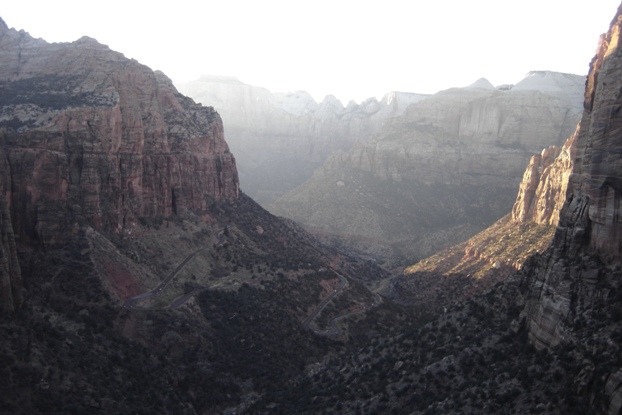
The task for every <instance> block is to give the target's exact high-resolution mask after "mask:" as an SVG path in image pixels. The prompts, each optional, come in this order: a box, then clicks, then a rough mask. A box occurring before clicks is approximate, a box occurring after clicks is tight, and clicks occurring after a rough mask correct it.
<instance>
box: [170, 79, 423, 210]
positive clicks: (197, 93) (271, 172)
mask: <svg viewBox="0 0 622 415" xmlns="http://www.w3.org/2000/svg"><path fill="white" fill-rule="evenodd" d="M177 86H178V88H179V90H180V91H181V92H182V93H184V94H186V95H188V96H190V97H192V98H194V99H195V100H196V101H197V102H202V103H204V104H206V105H211V106H214V108H216V110H217V111H218V113H219V114H220V115H221V117H222V119H223V122H224V125H225V130H226V133H227V142H228V143H229V145H230V147H231V151H232V152H233V153H234V154H235V156H236V160H237V166H238V171H239V174H240V182H241V187H242V189H243V190H244V192H245V193H247V194H248V195H249V196H251V197H252V198H253V199H255V200H256V201H257V202H259V203H262V204H268V203H270V202H273V201H274V200H276V199H277V198H278V197H280V196H282V195H283V194H285V193H286V192H287V191H289V190H291V189H293V188H295V187H296V186H298V185H300V184H302V183H304V182H305V181H306V180H307V179H308V178H309V177H311V175H312V173H313V171H314V170H315V169H316V168H318V167H319V166H321V165H322V163H324V161H325V160H326V158H327V157H329V156H330V155H331V154H333V153H334V152H336V151H345V150H348V149H350V147H352V145H353V143H355V142H357V141H365V140H367V139H369V138H370V137H371V135H372V134H374V133H375V132H377V131H378V130H379V129H380V128H381V127H382V125H383V124H384V123H385V122H386V121H387V120H388V119H390V118H392V117H395V116H397V115H399V114H401V113H403V112H404V110H405V109H406V108H407V107H408V106H409V105H410V104H413V103H416V102H419V101H421V100H423V99H425V98H426V97H427V95H423V94H415V93H405V92H391V93H388V94H386V95H385V96H384V97H383V98H382V99H381V100H380V101H379V100H378V99H376V98H369V99H367V100H365V101H363V102H361V103H360V104H356V103H355V102H352V101H351V102H350V103H348V104H347V105H346V106H344V105H343V104H342V103H341V102H340V101H339V100H338V99H337V98H335V97H334V96H332V95H329V96H327V97H325V98H324V99H323V100H322V101H321V102H320V103H317V102H316V101H315V100H314V99H313V98H312V97H311V95H309V94H308V93H307V92H305V91H297V92H292V93H272V92H270V91H269V90H267V89H265V88H261V87H256V86H252V85H248V84H245V83H242V82H241V81H239V80H238V79H237V78H233V77H223V76H204V77H202V78H200V79H198V80H196V81H192V82H187V83H182V84H178V85H177Z"/></svg>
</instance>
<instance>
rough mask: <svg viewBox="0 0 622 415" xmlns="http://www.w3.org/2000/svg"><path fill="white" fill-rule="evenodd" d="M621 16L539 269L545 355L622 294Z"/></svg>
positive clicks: (536, 322) (604, 43)
mask: <svg viewBox="0 0 622 415" xmlns="http://www.w3.org/2000/svg"><path fill="white" fill-rule="evenodd" d="M620 20H621V10H620V9H618V13H617V14H616V17H615V19H614V20H613V22H612V26H611V29H610V31H609V32H608V33H607V34H606V35H604V36H602V37H601V39H600V43H599V47H598V50H597V55H596V56H595V58H594V59H593V60H592V63H591V67H590V73H589V76H588V82H587V88H586V94H585V105H584V107H585V110H584V114H583V118H582V120H581V123H580V131H579V132H578V135H577V138H576V140H577V142H576V158H575V165H574V170H573V174H572V176H571V177H570V182H569V191H568V199H567V200H566V203H565V205H564V207H563V209H562V212H561V215H560V222H559V227H558V229H557V232H556V235H555V238H554V242H553V245H552V247H551V249H549V250H548V251H547V253H546V254H545V255H544V256H543V257H540V258H538V259H537V260H536V261H535V264H533V265H531V270H530V272H529V275H530V278H532V288H531V292H530V295H529V297H528V301H527V307H526V308H525V312H524V315H525V316H526V317H527V321H528V327H529V334H530V339H531V340H532V342H533V343H534V344H535V345H536V346H537V347H539V348H544V347H546V348H551V347H554V346H556V345H558V344H560V343H563V342H571V341H572V340H573V338H574V337H575V336H577V333H576V332H573V330H571V329H570V326H571V325H572V324H573V322H575V323H576V322H577V321H579V320H581V319H586V318H587V319H588V323H589V319H590V318H592V316H593V314H594V313H596V310H604V311H603V312H607V311H606V310H608V309H607V304H609V303H610V302H611V301H613V300H614V299H613V296H614V293H616V292H619V290H620V261H621V259H622V235H621V224H620V196H621V192H622V186H621V183H622V168H621V167H622V151H621V150H622V135H621V134H620V126H621V125H622V115H621V114H620V111H619V110H620V108H621V107H622V92H621V90H620V87H621V86H622V78H620V76H619V72H620V68H622V51H620V49H619V48H618V39H619V33H620V27H621V26H620V25H621V23H620Z"/></svg>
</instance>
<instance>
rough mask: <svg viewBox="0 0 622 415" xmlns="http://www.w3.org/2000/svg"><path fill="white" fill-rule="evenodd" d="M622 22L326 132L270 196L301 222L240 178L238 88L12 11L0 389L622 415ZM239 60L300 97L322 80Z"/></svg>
mask: <svg viewBox="0 0 622 415" xmlns="http://www.w3.org/2000/svg"><path fill="white" fill-rule="evenodd" d="M621 30H622V6H621V7H620V8H619V9H618V11H617V13H616V15H615V17H614V19H613V21H612V24H611V27H610V30H609V32H608V33H607V34H605V35H603V36H601V38H600V42H599V44H598V50H597V53H596V56H595V58H594V59H593V60H592V62H591V64H590V72H589V74H588V76H587V81H586V82H585V84H584V85H583V83H584V79H583V77H577V76H574V75H567V74H559V73H551V72H533V73H530V74H529V75H528V76H527V77H526V78H525V80H524V81H522V82H521V83H519V84H517V85H514V86H512V87H510V86H504V87H503V88H495V87H493V86H492V85H490V83H489V82H487V81H485V80H479V81H477V82H476V83H475V84H474V85H472V86H471V87H468V88H457V89H451V90H448V91H443V92H441V93H439V94H436V95H434V96H428V97H424V98H422V99H420V100H419V98H420V97H417V98H413V97H411V98H413V99H414V100H415V101H417V102H412V103H410V105H408V106H407V107H406V106H402V107H400V108H401V109H399V110H397V112H400V111H403V112H401V114H397V113H395V116H392V117H390V118H386V119H384V120H383V121H381V122H379V124H378V125H377V130H376V132H375V133H374V134H375V135H371V136H369V137H367V136H366V137H364V138H363V139H361V140H357V139H353V141H351V142H349V143H345V144H343V145H344V147H343V149H342V151H341V152H337V153H331V152H332V151H333V149H334V148H333V147H331V146H332V144H326V145H325V146H324V147H323V149H322V150H321V151H319V150H318V151H319V152H318V153H317V154H318V158H317V159H316V162H317V163H321V162H322V157H327V158H326V161H325V162H324V164H323V165H322V167H321V168H319V169H318V170H316V171H315V173H313V177H311V179H309V180H308V181H307V182H305V183H304V184H303V185H302V186H299V187H298V188H296V189H294V190H292V191H291V192H290V193H289V194H287V195H285V196H284V197H283V198H281V199H280V200H279V201H277V202H275V203H274V207H273V209H274V211H277V210H278V209H279V207H278V206H279V205H280V204H283V206H287V205H286V204H285V201H292V202H291V203H292V204H291V205H289V206H290V207H291V206H294V207H296V209H303V208H304V209H308V210H307V211H306V212H307V214H306V219H307V220H306V221H303V220H301V222H302V223H303V225H304V227H303V226H302V225H300V224H298V223H296V222H295V221H293V220H291V219H286V218H284V217H277V216H274V215H273V214H272V213H270V212H268V211H267V210H266V209H264V208H262V207H261V206H260V205H258V204H257V203H256V202H255V201H253V200H252V199H251V198H250V197H248V196H247V195H246V194H245V192H244V191H243V187H244V184H243V182H242V179H241V176H240V178H238V173H237V160H238V159H237V158H235V157H234V155H233V153H232V151H231V150H230V149H229V146H228V144H227V141H226V140H225V137H226V134H228V127H227V124H226V118H224V116H223V118H221V117H220V115H219V114H218V112H217V110H218V108H216V109H214V108H212V107H206V106H203V105H201V104H197V103H195V102H194V101H193V100H192V99H190V98H187V97H185V96H184V95H182V94H180V93H179V92H178V91H177V90H176V88H175V86H174V85H173V84H172V83H171V82H170V80H169V79H168V78H167V77H166V76H165V75H164V74H162V73H159V72H153V71H152V70H151V69H149V68H148V67H146V66H143V65H141V64H139V63H138V62H136V61H134V60H130V59H126V58H125V57H124V56H123V55H122V54H120V53H118V52H114V51H112V50H110V49H109V48H108V47H106V46H105V45H101V44H100V43H98V42H97V41H95V40H94V39H90V38H86V37H85V38H82V39H79V40H77V41H75V42H72V43H54V44H50V43H47V42H45V41H43V40H41V39H33V38H32V37H31V36H30V35H28V33H26V32H24V31H17V30H15V29H9V27H8V25H6V24H5V23H4V22H3V21H1V20H0V46H2V47H1V48H0V54H2V59H1V60H0V90H1V91H2V93H1V94H0V137H1V138H0V140H1V141H0V168H1V172H2V175H1V177H0V338H1V339H2V340H1V341H0V376H1V377H2V378H3V379H8V382H2V383H0V404H1V405H2V407H3V408H4V409H5V410H6V411H8V412H10V413H14V414H38V413H85V412H93V411H99V412H105V413H144V414H148V413H166V414H169V413H170V414H172V413H185V414H190V415H193V414H209V413H228V414H233V413H248V414H268V413H275V412H278V413H297V414H343V413H360V414H365V415H371V414H374V413H395V414H429V413H444V414H459V413H491V414H506V413H542V414H559V413H568V414H573V413H576V414H580V413H595V414H612V415H613V414H619V413H620V411H621V410H622V386H621V385H622V381H621V379H622V374H621V373H622V358H621V356H622V353H620V352H621V351H620V344H621V342H622V313H621V312H620V310H622V308H621V305H622V294H621V293H622V286H621V285H620V284H621V282H620V258H622V242H621V241H620V237H621V228H620V221H619V216H620V212H619V210H620V192H621V189H620V183H622V178H621V177H620V171H621V170H620V163H621V162H622V160H621V159H620V157H621V156H620V154H622V153H621V152H620V146H621V145H622V142H621V136H620V134H619V126H618V124H620V117H621V116H620V112H619V108H620V107H621V106H622V93H621V92H620V91H621V88H620V87H621V85H620V77H619V69H620V66H621V65H622V52H621V51H620V50H619V48H618V43H619V35H620V32H621ZM210 82H212V81H210ZM223 82H224V83H231V84H235V85H237V86H236V88H239V90H240V91H246V92H243V93H241V92H239V91H238V92H239V93H241V94H242V95H244V94H247V93H248V94H249V97H250V96H252V94H255V93H257V94H265V100H267V101H270V102H272V104H271V105H273V107H274V108H280V109H279V110H278V111H277V112H278V113H279V115H278V117H280V118H279V119H281V120H282V119H284V118H283V117H285V119H286V118H287V117H289V116H292V117H300V116H302V115H304V114H307V115H306V116H308V117H310V118H313V117H315V116H316V115H315V111H317V110H318V108H319V107H321V106H322V105H323V104H319V107H318V106H317V104H314V103H313V101H312V100H310V99H309V97H308V96H306V95H305V94H304V93H296V94H293V95H290V96H277V95H271V94H268V93H267V92H258V90H257V89H255V87H249V86H244V85H243V84H241V83H239V81H237V80H233V79H230V78H227V79H220V80H216V81H215V83H216V84H219V83H223ZM521 84H522V85H521ZM577 85H583V87H582V88H581V92H580V93H579V94H578V96H579V103H578V104H577V103H576V102H575V100H576V99H577V92H576V88H577ZM215 88H216V87H215ZM253 91H254V92H253ZM569 91H570V92H569ZM573 91H574V92H573ZM238 92H236V94H238ZM234 95H235V94H234ZM232 99H233V98H232ZM262 99H264V98H262ZM404 99H405V100H406V101H402V102H408V100H409V99H410V98H404ZM244 100H246V98H244ZM225 101H228V100H225ZM225 101H223V102H225ZM251 101H252V100H251ZM329 101H330V99H327V100H324V103H327V102H329ZM387 101H388V100H387ZM242 102H244V103H245V105H246V102H247V101H242ZM370 102H371V101H370ZM448 102H451V103H453V104H452V105H450V106H449V107H447V103H448ZM238 103H239V102H238ZM523 104H524V105H523ZM285 109H287V111H285ZM257 110H258V111H264V110H260V109H258V108H257ZM346 110H347V107H346V109H344V110H343V111H346ZM253 111H254V110H253ZM266 111H268V110H266ZM270 111H273V110H270ZM274 111H276V110H274ZM283 111H284V112H285V113H287V114H289V115H288V116H284V115H283ZM288 111H289V112H288ZM339 111H341V110H339ZM309 114H311V115H309ZM241 117H243V116H241ZM266 117H268V116H266ZM275 117H276V116H275ZM337 118H339V117H337ZM342 118H344V119H345V118H347V117H346V115H345V112H344V113H343V115H342ZM360 118H361V119H362V120H363V121H360V122H361V123H362V124H366V123H367V124H366V125H372V124H373V123H374V122H375V121H374V120H373V118H374V117H371V118H367V119H366V118H365V117H360ZM294 119H295V118H291V119H290V120H291V122H290V124H291V125H294V124H296V123H298V122H300V124H297V125H299V127H300V128H307V127H304V122H303V121H294ZM378 120H380V119H379V118H378ZM526 121H527V122H526ZM577 121H578V127H577ZM358 122H359V121H357V122H356V123H358ZM524 122H525V123H524ZM356 123H354V122H353V123H349V124H348V123H346V124H347V125H349V126H353V125H355V124H356ZM382 123H384V125H382ZM362 124H356V125H362ZM270 128H272V127H270ZM283 128H284V131H287V135H288V134H290V131H291V130H288V128H289V127H287V126H285V127H283ZM297 128H298V127H297ZM343 128H345V129H347V128H349V127H343ZM374 128H375V127H374ZM438 130H442V131H440V132H439V131H438ZM301 137H302V138H301V140H302V141H301V142H307V143H310V142H312V141H313V140H312V134H310V135H305V134H302V135H301ZM227 140H228V139H227ZM335 140H336V141H338V139H337V138H335ZM549 140H551V141H549ZM286 141H295V140H292V139H291V138H288V139H287V140H286ZM346 141H347V140H346ZM341 145H342V144H339V146H341ZM292 147H296V146H292ZM335 147H337V145H336V146H335ZM232 148H233V146H232ZM328 149H330V150H328ZM288 151H291V148H290V149H289V150H288ZM303 153H304V157H308V156H309V155H310V154H313V152H312V151H310V150H309V147H306V148H305V149H304V151H303ZM329 153H330V154H329ZM265 157H268V156H265ZM270 157H273V156H270ZM300 157H303V155H302V153H301V155H300ZM314 157H315V156H314ZM309 159H310V158H309ZM525 167H526V169H525ZM241 182H242V184H241ZM309 189H312V190H309ZM270 192H272V191H270ZM270 192H267V193H266V195H268V193H270ZM305 192H306V193H307V194H305ZM275 194H276V193H270V195H271V196H274V195H275ZM309 195H310V196H309ZM396 195H398V196H399V197H400V198H401V199H399V200H400V201H402V202H404V203H402V204H397V203H396V202H395V200H396ZM294 202H295V203H294ZM322 204H325V205H326V206H322ZM306 205H308V206H306ZM318 206H319V207H321V208H322V209H323V210H322V209H320V211H321V212H323V213H321V214H320V213H314V212H315V211H314V210H313V209H317V207H318ZM398 206H399V207H398ZM337 207H338V208H339V209H341V211H342V213H345V214H346V215H345V219H334V218H333V217H332V216H331V214H330V209H336V208H337ZM361 207H362V208H363V209H361ZM312 208H313V209H312ZM413 212H414V213H413ZM380 213H382V214H383V215H384V216H382V215H380ZM291 216H294V215H291ZM499 218H501V219H500V220H498V219H499ZM497 220H498V221H497ZM340 221H342V222H343V223H349V224H350V228H348V231H349V232H350V233H351V234H352V235H353V237H352V238H351V239H346V238H344V237H343V236H339V234H337V232H335V231H334V230H335V229H337V230H339V229H340V228H339V226H340V223H341V222H340ZM495 221H497V222H495ZM491 223H494V224H493V225H492V227H490V228H487V229H485V228H486V227H487V226H488V225H489V224H491ZM434 226H436V227H437V228H436V229H435V228H434ZM305 228H306V229H310V230H312V231H313V232H314V234H312V233H309V232H308V231H307V230H306V229H305ZM387 229H388V231H387ZM478 231H481V232H480V233H477V232H478ZM476 233H477V234H476ZM474 234H476V235H475V236H474V237H472V238H471V239H469V237H471V236H473V235H474ZM378 235H381V236H382V238H379V236H378ZM387 235H388V236H387ZM392 235H394V236H395V237H394V239H390V238H389V236H392ZM322 240H324V241H329V242H331V244H332V246H331V245H326V244H324V243H322ZM414 240H417V241H419V242H418V243H419V244H420V245H419V246H411V242H409V241H414ZM460 241H465V242H464V243H462V244H458V245H455V244H454V243H455V242H460ZM350 243H352V245H351V244H350ZM424 245H425V246H424ZM335 247H337V248H338V249H335ZM440 247H449V248H447V249H446V250H445V251H440V252H439V248H440ZM360 252H362V253H363V256H360V255H358V253H360ZM430 254H435V255H433V256H430ZM396 258H397V260H396ZM419 259H421V260H420V261H419ZM406 260H409V261H411V262H409V264H412V266H411V267H409V268H406V270H405V272H401V275H396V273H395V272H394V273H391V272H388V271H387V269H389V270H390V269H394V268H393V267H394V266H395V264H396V263H398V262H404V261H406ZM383 261H386V262H385V263H384V267H380V266H379V264H380V263H382V262H383ZM401 270H402V269H400V271H401Z"/></svg>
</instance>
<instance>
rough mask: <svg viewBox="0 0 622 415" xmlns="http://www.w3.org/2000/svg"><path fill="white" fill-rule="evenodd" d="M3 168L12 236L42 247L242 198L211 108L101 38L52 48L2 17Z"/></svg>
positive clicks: (0, 181) (1, 187)
mask: <svg viewBox="0 0 622 415" xmlns="http://www.w3.org/2000/svg"><path fill="white" fill-rule="evenodd" d="M0 163H1V164H2V165H3V166H4V167H5V168H3V169H2V171H3V175H2V177H1V178H0V191H1V192H2V197H3V198H5V200H6V203H7V205H8V209H9V212H10V213H11V217H12V229H7V231H6V232H3V235H4V238H3V239H4V240H7V238H8V240H10V239H11V237H10V235H11V234H12V233H13V234H14V235H15V237H16V238H20V240H22V241H24V242H26V241H31V242H33V243H38V244H42V245H44V246H51V245H54V244H63V243H66V242H67V241H68V240H70V239H71V237H72V235H75V232H76V230H77V229H78V228H79V226H81V225H84V224H88V225H89V226H93V227H95V228H96V229H99V230H101V231H104V232H112V233H117V234H130V233H131V232H132V230H133V229H134V228H135V227H136V226H137V225H138V222H139V221H140V220H141V219H145V218H147V219H160V220H161V219H163V218H170V217H172V216H174V215H176V214H177V213H180V212H181V211H183V210H185V209H190V210H194V211H200V210H205V209H207V206H208V204H209V203H210V201H213V200H231V199H235V198H237V197H238V192H239V186H238V177H237V171H236V166H235V159H234V157H233V155H232V154H231V152H230V151H229V148H228V146H227V143H226V142H225V140H224V135H223V127H222V122H221V119H220V117H219V116H218V114H217V113H216V111H215V110H214V109H213V108H211V107H203V106H201V105H198V104H195V103H194V102H193V101H192V100H191V99H189V98H186V97H184V96H182V95H181V94H179V93H178V92H177V91H176V90H175V88H174V87H173V85H172V83H171V82H170V80H169V79H168V78H166V76H164V75H163V74H162V73H154V72H153V71H152V70H151V69H149V68H147V67H146V66H143V65H141V64H139V63H138V62H136V61H131V60H129V59H126V58H125V57H124V56H123V55H122V54H120V53H117V52H113V51H111V50H110V49H109V48H108V47H107V46H105V45H101V44H99V43H98V42H97V41H95V40H94V39H91V38H88V37H83V38H81V39H79V40H78V41H76V42H73V43H54V44H48V43H47V42H45V41H43V40H41V39H33V38H32V37H31V36H30V35H28V33H26V32H24V31H19V32H18V31H16V30H14V29H9V28H8V26H7V25H6V24H5V23H4V22H3V21H0ZM4 216H5V215H3V224H5V225H6V224H7V223H10V222H11V221H7V220H6V218H4ZM5 245H6V244H5ZM9 246H10V244H9ZM9 250H10V249H9ZM10 268H11V270H14V269H15V267H10ZM11 270H9V271H6V270H4V269H3V277H2V280H3V281H5V280H6V277H5V276H6V274H7V272H8V274H10V275H12V278H11V279H14V278H15V275H16V274H15V272H16V271H11ZM5 287H6V284H4V283H3V288H2V294H3V299H2V300H3V303H4V304H6V307H8V308H11V306H10V303H11V299H10V296H9V295H8V291H7V290H6V288H5Z"/></svg>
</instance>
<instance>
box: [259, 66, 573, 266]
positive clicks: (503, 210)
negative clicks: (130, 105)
mask: <svg viewBox="0 0 622 415" xmlns="http://www.w3.org/2000/svg"><path fill="white" fill-rule="evenodd" d="M584 84H585V78H584V77H582V76H577V75H569V74H563V73H554V72H546V71H539V72H531V73H529V74H528V75H527V76H526V78H525V79H524V80H522V81H521V82H519V83H518V84H516V85H514V86H512V87H510V86H507V87H504V88H503V89H495V88H491V85H490V83H489V82H488V81H486V80H478V81H477V82H475V83H474V84H472V85H470V86H469V87H466V88H452V89H449V90H446V91H441V92H439V93H437V94H435V95H433V96H431V97H429V98H427V99H425V100H424V101H421V102H418V103H416V104H414V105H411V106H410V107H409V108H408V109H407V110H406V111H405V112H404V114H403V115H401V116H400V117H397V118H395V119H394V120H392V121H391V122H388V123H386V125H385V126H384V127H383V128H382V129H381V131H380V132H379V133H378V134H377V135H376V136H375V137H374V138H373V139H372V140H370V141H369V142H365V143H357V144H356V145H355V146H354V147H353V148H352V149H351V150H349V151H348V152H341V153H337V154H335V155H333V156H331V157H330V158H329V159H328V160H327V162H326V163H325V164H324V165H323V166H322V168H321V169H318V170H317V171H316V172H315V174H314V176H313V178H311V179H310V180H309V181H307V182H306V183H304V184H303V185H301V186H299V187H298V188H296V189H294V190H292V191H291V192H289V193H288V194H286V195H285V196H283V197H282V198H281V199H279V200H278V201H277V202H275V203H274V204H273V205H271V206H270V208H271V209H272V211H273V212H275V213H277V214H279V215H282V216H286V217H290V218H292V219H294V220H297V221H299V222H301V223H303V224H304V225H305V226H306V227H307V228H308V229H312V230H314V232H316V233H317V234H318V235H321V236H323V237H325V238H326V239H327V240H330V241H332V242H334V243H345V244H346V245H350V246H355V247H356V248H358V249H359V250H361V251H363V252H369V253H372V254H373V255H375V256H381V257H385V258H389V259H398V260H400V259H403V260H406V261H409V262H411V263H412V261H416V260H418V259H421V258H424V257H426V256H429V255H432V254H433V253H435V252H437V251H438V250H439V249H442V248H444V247H447V246H450V245H453V244H456V243H458V242H461V241H464V240H466V239H468V238H469V237H470V236H472V235H474V234H475V233H477V232H478V231H481V230H483V229H484V228H485V227H486V226H489V225H491V224H492V223H494V222H495V221H496V220H498V219H499V218H501V217H502V216H504V215H505V214H507V213H508V212H509V211H510V210H511V209H512V205H513V204H514V202H515V199H516V189H517V188H518V185H519V183H520V182H521V178H522V176H523V173H524V170H525V166H526V165H527V164H528V162H529V160H530V158H531V156H532V155H533V154H534V153H540V152H541V151H542V148H543V147H547V146H551V145H555V146H561V145H562V144H563V143H564V140H566V138H568V137H569V136H570V135H571V134H572V132H573V131H574V130H575V128H576V125H577V122H578V120H579V118H580V114H581V110H582V100H581V96H582V95H581V91H583V89H584Z"/></svg>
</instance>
